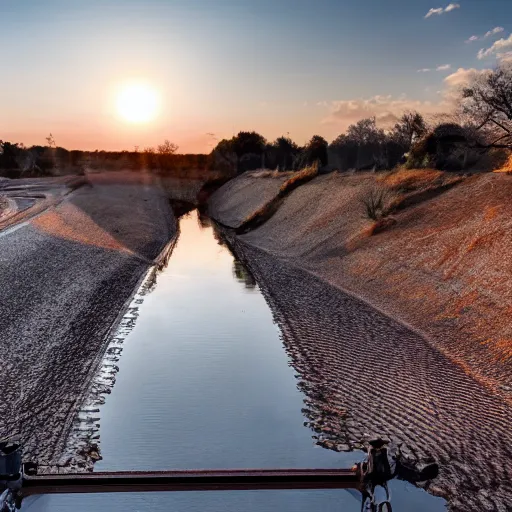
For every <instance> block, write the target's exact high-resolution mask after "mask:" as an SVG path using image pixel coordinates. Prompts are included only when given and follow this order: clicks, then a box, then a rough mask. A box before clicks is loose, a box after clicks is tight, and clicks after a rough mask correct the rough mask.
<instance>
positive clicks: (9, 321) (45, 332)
mask: <svg viewBox="0 0 512 512" xmlns="http://www.w3.org/2000/svg"><path fill="white" fill-rule="evenodd" d="M39 182H40V183H39V185H40V186H43V185H44V180H39ZM11 185H14V183H13V184H11ZM15 185H16V186H17V187H21V189H20V190H25V191H28V190H30V183H29V182H25V181H24V180H17V181H16V183H15ZM25 185H26V186H25ZM52 186H53V185H52ZM57 196H58V194H57V195H56V194H53V197H54V198H55V197H57ZM24 220H25V222H23V223H22V224H18V225H15V226H13V228H12V229H10V230H7V231H5V232H1V231H0V276H1V280H2V283H1V285H0V347H1V348H2V350H1V351H0V365H1V367H2V379H1V380H0V396H1V397H2V398H1V400H0V438H2V439H5V438H13V437H14V438H17V439H20V440H21V441H22V442H23V443H24V446H25V457H26V458H29V459H31V460H35V461H37V462H39V463H42V464H53V463H55V462H56V461H58V460H59V457H60V455H61V451H62V449H63V447H64V443H65V440H66V437H67V435H68V432H69V430H70V427H71V424H72V420H73V418H74V416H75V414H76V411H77V410H78V409H79V407H80V405H81V403H82V400H83V398H84V394H85V393H86V392H87V390H88V387H89V384H90V382H91V379H92V377H93V376H94V374H95V372H96V371H97V369H98V365H99V364H100V362H101V358H102V356H103V353H104V351H105V349H106V346H107V343H108V335H109V332H110V330H111V328H112V326H113V325H114V324H115V323H116V321H117V320H118V318H119V314H120V312H122V311H123V309H124V307H125V305H126V303H127V301H129V299H130V297H131V296H132V294H133V293H134V291H135V290H136V289H137V286H138V284H139V283H140V281H141V279H142V277H143V276H144V275H145V274H146V272H147V270H148V268H150V267H151V266H152V265H153V264H154V261H155V259H156V258H158V256H159V254H160V253H161V251H162V249H163V248H164V247H165V246H166V244H168V242H169V241H170V240H171V239H172V238H173V237H174V236H175V234H176V226H175V221H174V217H173V214H172V211H171V208H170V205H169V201H168V199H167V197H166V195H165V194H164V192H163V191H162V189H161V188H160V187H159V186H157V185H156V184H154V183H153V182H152V180H151V179H150V178H149V177H144V176H143V175H142V176H141V175H136V174H135V173H108V174H105V175H101V174H98V175H91V176H89V178H88V184H86V185H84V186H82V187H80V188H78V189H77V190H75V191H74V192H73V193H72V194H69V190H68V191H67V192H66V191H63V193H62V195H61V196H60V200H56V199H55V200H54V201H53V202H52V203H51V204H50V205H49V206H48V207H47V208H46V209H44V210H38V212H37V215H35V216H34V215H28V217H26V218H25V219H24Z"/></svg>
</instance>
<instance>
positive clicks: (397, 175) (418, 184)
mask: <svg viewBox="0 0 512 512" xmlns="http://www.w3.org/2000/svg"><path fill="white" fill-rule="evenodd" d="M447 177H448V176H447V173H445V172H443V171H437V170H435V169H411V170H409V169H398V170H396V171H392V172H391V173H389V174H386V175H384V176H382V177H379V178H377V180H378V181H380V182H382V183H383V184H384V185H386V186H387V187H389V188H390V189H392V190H396V191H399V192H411V191H413V190H419V189H423V188H426V187H429V186H431V185H432V184H434V183H436V184H438V183H439V184H440V183H443V182H444V181H445V179H447Z"/></svg>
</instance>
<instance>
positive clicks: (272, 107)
mask: <svg viewBox="0 0 512 512" xmlns="http://www.w3.org/2000/svg"><path fill="white" fill-rule="evenodd" d="M449 4H450V2H449V0H443V1H441V2H439V1H437V0H414V1H405V0H358V1H356V0H316V1H312V0H272V1H271V0H253V1H244V0H145V1H142V0H139V1H135V0H124V1H114V0H101V1H99V0H88V1H79V0H37V1H35V0H0V44H1V47H2V48H4V49H7V48H9V52H8V54H7V55H9V66H8V68H5V67H4V70H3V74H2V80H1V81H0V92H1V94H2V97H3V98H4V99H5V101H4V102H2V103H3V104H2V105H0V139H15V140H23V141H24V142H25V143H28V144H32V143H42V142H44V137H45V136H46V134H47V132H50V131H52V133H54V136H55V138H56V139H57V142H58V143H60V144H61V145H66V146H73V147H83V148H86V149H95V148H96V147H97V148H99V149H108V148H112V149H116V148H127V149H130V148H131V147H133V145H136V144H137V145H142V146H144V145H154V144H156V143H158V142H159V141H161V140H163V139H164V138H170V139H172V140H176V141H177V142H178V144H180V146H181V148H182V149H183V150H185V151H206V150H208V148H209V147H210V146H211V144H212V143H213V142H214V141H213V139H211V140H210V139H209V136H206V133H215V134H216V137H217V138H220V137H225V136H231V135H232V133H233V131H235V132H236V131H238V130H240V129H256V130H259V131H261V132H262V133H263V134H264V135H265V136H267V137H268V138H270V139H271V138H274V137H276V136H278V135H280V134H283V133H287V132H289V133H290V135H291V136H292V137H294V138H295V139H296V140H297V141H298V142H300V143H302V142H304V140H305V139H307V138H308V137H310V136H311V135H313V134H314V133H319V134H321V135H324V136H326V137H327V138H329V139H332V138H334V137H335V136H336V135H337V134H338V133H341V132H342V131H343V130H344V129H346V126H347V123H350V122H353V121H354V119H355V117H354V116H357V115H359V113H361V112H362V113H366V112H368V113H370V114H371V113H372V112H371V111H372V109H373V108H374V106H372V105H376V106H375V108H374V109H375V110H376V112H375V113H376V114H378V115H382V116H383V117H384V114H385V113H386V112H387V111H388V110H389V113H391V114H393V115H395V114H397V113H398V112H397V111H398V110H399V109H401V108H408V107H409V106H412V107H415V106H417V107H418V108H419V109H420V110H421V109H422V108H423V109H424V110H425V111H426V112H427V113H429V112H430V111H432V112H433V111H435V110H436V109H437V108H442V107H440V106H439V103H440V102H442V101H443V91H444V90H445V89H446V87H447V82H446V80H445V79H446V78H447V77H448V76H450V75H453V74H454V73H456V72H457V71H458V70H459V69H463V70H468V69H472V68H475V69H477V70H478V69H484V68H486V67H492V66H493V65H495V64H496V54H497V53H498V51H490V52H489V54H488V55H487V56H486V57H485V58H483V59H478V58H477V54H478V52H479V50H480V49H489V48H491V47H492V45H493V43H494V42H495V41H498V40H500V39H502V38H503V39H507V38H508V37H509V36H510V33H511V30H512V1H510V0H461V1H454V2H453V4H455V5H453V6H452V8H449V9H448V10H446V12H444V11H445V9H446V7H447V6H448V5H449ZM457 5H458V6H459V7H456V6H457ZM438 8H439V9H443V12H442V13H441V12H440V11H436V13H435V14H433V15H431V16H429V17H428V18H425V15H426V14H427V13H428V12H429V11H430V10H431V9H438ZM497 27H499V28H503V30H502V31H501V32H499V33H496V34H492V35H490V36H488V37H487V38H486V39H480V40H476V41H472V42H470V43H468V42H466V41H467V40H468V39H469V38H470V37H471V36H478V37H479V38H483V36H484V35H485V34H486V33H487V32H489V31H491V30H492V29H494V28H497ZM503 48H504V49H503V51H505V50H507V49H508V50H512V44H511V45H510V48H508V47H507V46H506V45H504V46H503ZM500 51H502V50H500ZM4 58H5V57H4ZM443 65H450V68H448V69H444V70H440V71H436V68H438V67H439V66H443ZM420 69H430V70H432V71H428V72H418V70H420ZM130 80H144V81H145V82H146V83H148V84H151V86H152V87H154V88H155V89H156V90H158V93H159V95H160V96H161V99H162V101H161V111H160V115H159V116H158V119H156V120H155V121H154V122H152V123H149V124H146V125H135V126H132V125H127V124H126V123H123V121H122V120H120V119H119V118H118V116H116V112H115V111H114V108H113V105H114V104H115V94H116V93H115V91H116V90H117V89H116V88H118V87H121V86H122V84H123V83H125V82H128V81H130ZM376 97H377V99H375V98H376ZM443 106H444V105H443Z"/></svg>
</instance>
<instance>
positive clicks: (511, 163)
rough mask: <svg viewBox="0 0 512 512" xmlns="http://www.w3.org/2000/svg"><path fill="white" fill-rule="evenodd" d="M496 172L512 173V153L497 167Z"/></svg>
mask: <svg viewBox="0 0 512 512" xmlns="http://www.w3.org/2000/svg"><path fill="white" fill-rule="evenodd" d="M494 172H500V173H504V174H512V155H510V156H509V158H508V159H507V160H506V161H505V162H504V163H503V165H502V166H501V167H499V168H498V169H496V170H495V171H494Z"/></svg>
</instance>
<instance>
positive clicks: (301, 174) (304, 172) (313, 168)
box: [279, 163, 318, 197]
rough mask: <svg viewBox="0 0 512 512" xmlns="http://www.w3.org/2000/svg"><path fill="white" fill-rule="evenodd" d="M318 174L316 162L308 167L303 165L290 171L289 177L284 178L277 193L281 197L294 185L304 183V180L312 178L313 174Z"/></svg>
mask: <svg viewBox="0 0 512 512" xmlns="http://www.w3.org/2000/svg"><path fill="white" fill-rule="evenodd" d="M317 175H318V164H317V163H315V164H313V165H310V166H308V167H304V169H301V170H300V171H297V172H292V173H291V174H290V178H289V179H288V180H286V181H285V182H284V183H283V184H282V185H281V188H280V189H279V195H280V196H281V197H283V195H284V194H287V193H288V192H291V191H292V190H293V189H294V188H295V187H297V186H298V185H300V184H301V183H304V182H305V181H309V180H312V179H313V178H314V177H315V176H317Z"/></svg>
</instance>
